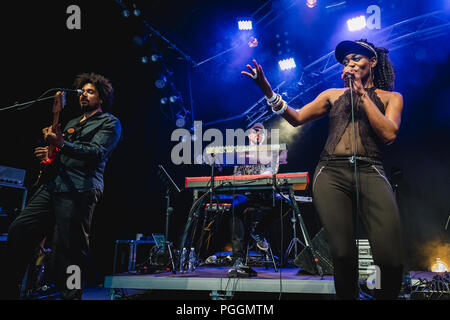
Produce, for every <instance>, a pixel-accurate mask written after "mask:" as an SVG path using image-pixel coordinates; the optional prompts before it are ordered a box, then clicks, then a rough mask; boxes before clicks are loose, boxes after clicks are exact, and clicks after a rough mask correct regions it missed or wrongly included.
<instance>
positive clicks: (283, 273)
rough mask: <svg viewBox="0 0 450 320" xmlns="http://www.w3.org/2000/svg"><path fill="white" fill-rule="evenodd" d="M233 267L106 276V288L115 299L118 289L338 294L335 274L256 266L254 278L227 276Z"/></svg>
mask: <svg viewBox="0 0 450 320" xmlns="http://www.w3.org/2000/svg"><path fill="white" fill-rule="evenodd" d="M229 268H230V267H199V268H197V269H196V270H195V271H194V272H192V273H183V274H182V273H180V272H177V274H173V273H171V272H159V273H154V274H145V275H143V274H132V273H123V274H116V275H113V276H107V277H105V282H104V287H105V288H107V289H111V298H112V299H114V292H117V290H116V289H138V290H174V291H209V292H211V293H212V294H213V296H214V293H226V292H233V293H235V292H248V293H250V292H253V293H295V294H299V293H301V294H320V295H324V294H327V295H332V294H334V293H335V290H334V282H333V277H332V276H328V275H326V276H324V277H323V278H321V277H320V276H313V275H304V274H297V273H298V271H299V269H298V268H297V269H295V268H281V269H278V272H275V271H274V269H273V268H272V269H266V268H264V267H261V268H253V269H254V270H255V271H257V272H258V276H257V277H252V278H228V276H227V271H228V269H229Z"/></svg>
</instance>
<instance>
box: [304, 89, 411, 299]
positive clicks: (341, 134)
mask: <svg viewBox="0 0 450 320" xmlns="http://www.w3.org/2000/svg"><path fill="white" fill-rule="evenodd" d="M366 90H367V92H368V95H369V97H370V99H371V100H372V101H373V102H374V104H375V105H376V106H377V107H378V109H379V110H380V111H381V112H382V113H383V114H384V111H385V110H384V104H383V102H382V101H381V100H380V98H379V97H378V95H377V94H376V92H375V89H374V88H370V89H366ZM354 102H355V123H356V125H355V128H356V131H357V144H356V145H357V149H356V152H357V156H358V157H357V159H358V160H357V161H356V163H357V177H358V191H359V204H360V205H359V207H360V212H359V215H358V220H359V221H360V222H361V225H362V226H363V227H364V229H365V231H366V234H367V237H368V240H369V243H370V246H371V249H372V255H373V259H374V264H375V265H376V266H378V267H379V268H380V271H381V272H380V276H381V281H380V282H381V283H380V286H381V288H380V289H375V298H376V299H396V298H397V297H398V294H399V291H400V288H401V281H402V272H403V263H402V260H403V259H402V244H401V239H402V238H401V232H400V219H399V211H398V207H397V204H396V200H395V196H394V192H393V189H392V187H391V185H390V183H389V181H388V179H387V178H386V175H385V172H384V169H383V164H382V151H383V145H384V144H383V142H382V141H381V140H380V139H379V138H378V136H377V135H376V133H375V132H374V131H373V129H372V127H371V125H370V122H369V119H368V118H367V115H366V113H365V111H364V110H363V108H362V105H361V101H360V100H359V99H357V96H356V94H355V95H354ZM329 117H330V122H329V133H328V134H329V135H328V139H327V142H326V144H325V147H324V150H323V152H322V154H321V158H320V161H319V164H318V166H317V168H316V170H315V174H314V178H313V186H312V189H313V190H312V191H313V197H314V198H313V199H314V204H315V208H316V210H317V212H318V214H319V217H320V220H321V222H322V225H323V227H324V229H325V232H326V234H327V238H328V243H329V246H330V251H331V254H332V258H333V263H334V273H335V274H334V283H335V289H336V296H337V298H338V299H357V298H358V295H359V289H358V252H357V247H356V244H355V243H356V230H355V229H356V223H355V221H356V188H355V175H354V165H352V164H351V163H350V161H349V158H350V157H351V156H352V155H353V149H354V148H353V146H354V144H353V138H352V137H353V136H352V132H353V131H352V130H353V125H352V122H351V100H350V90H346V91H345V92H344V93H343V94H342V95H341V96H340V97H339V98H338V99H337V100H336V102H335V103H334V104H333V105H332V106H331V108H330V111H329Z"/></svg>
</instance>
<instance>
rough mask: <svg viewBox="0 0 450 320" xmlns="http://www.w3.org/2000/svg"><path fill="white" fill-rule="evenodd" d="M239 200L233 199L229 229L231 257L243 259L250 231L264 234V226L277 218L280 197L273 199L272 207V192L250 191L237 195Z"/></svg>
mask: <svg viewBox="0 0 450 320" xmlns="http://www.w3.org/2000/svg"><path fill="white" fill-rule="evenodd" d="M238 199H239V201H233V208H232V211H231V219H230V231H231V246H232V250H233V259H237V258H242V259H244V260H245V258H246V253H247V245H248V241H249V238H250V233H251V232H257V233H259V234H264V227H265V225H266V224H267V223H269V222H270V221H273V220H275V219H276V218H279V214H278V213H279V211H280V206H281V201H282V200H281V199H280V198H279V197H278V198H276V199H275V207H273V197H272V193H271V192H269V193H267V192H261V193H252V194H248V195H247V196H243V195H239V196H238Z"/></svg>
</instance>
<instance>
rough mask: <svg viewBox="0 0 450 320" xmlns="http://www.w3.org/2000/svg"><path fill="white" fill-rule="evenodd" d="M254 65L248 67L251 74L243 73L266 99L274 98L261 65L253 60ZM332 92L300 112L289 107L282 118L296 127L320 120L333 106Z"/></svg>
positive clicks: (328, 92) (322, 95)
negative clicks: (331, 101) (331, 102)
mask: <svg viewBox="0 0 450 320" xmlns="http://www.w3.org/2000/svg"><path fill="white" fill-rule="evenodd" d="M253 64H254V66H255V67H254V68H252V67H251V66H250V65H247V68H248V70H249V72H246V71H242V72H241V73H242V74H245V75H246V76H248V77H250V78H252V79H253V80H254V81H255V83H256V85H257V86H258V87H259V88H260V89H261V91H262V92H263V93H264V95H265V96H266V97H268V98H270V97H272V96H273V94H274V93H273V91H272V88H271V86H270V84H269V82H268V81H267V79H266V77H265V75H264V71H263V69H262V67H261V65H259V64H258V63H257V62H256V60H253ZM330 92H331V90H326V91H324V92H322V93H321V94H319V95H318V96H317V98H316V99H314V101H312V102H310V103H308V104H307V105H305V106H304V107H303V108H301V109H299V110H295V109H293V108H291V107H289V106H288V107H287V109H286V111H285V112H284V113H283V114H282V115H281V116H282V117H283V118H284V119H286V121H288V122H289V123H290V124H291V125H292V126H294V127H297V126H300V125H302V124H305V123H307V122H310V121H314V120H317V119H320V118H321V117H323V116H324V115H325V114H326V113H327V112H328V111H329V108H330V105H331V104H330Z"/></svg>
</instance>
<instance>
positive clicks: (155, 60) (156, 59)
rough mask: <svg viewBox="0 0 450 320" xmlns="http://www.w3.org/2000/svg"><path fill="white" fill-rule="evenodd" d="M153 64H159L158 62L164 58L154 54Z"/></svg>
mask: <svg viewBox="0 0 450 320" xmlns="http://www.w3.org/2000/svg"><path fill="white" fill-rule="evenodd" d="M151 58H152V62H157V61H158V60H160V59H161V58H162V57H161V56H158V55H157V54H152V57H151Z"/></svg>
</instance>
